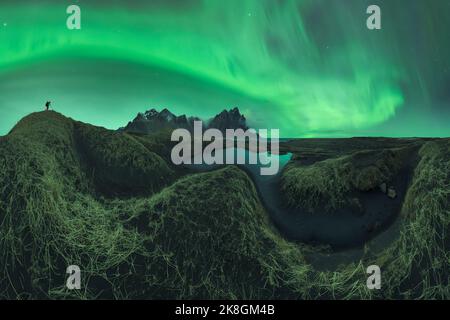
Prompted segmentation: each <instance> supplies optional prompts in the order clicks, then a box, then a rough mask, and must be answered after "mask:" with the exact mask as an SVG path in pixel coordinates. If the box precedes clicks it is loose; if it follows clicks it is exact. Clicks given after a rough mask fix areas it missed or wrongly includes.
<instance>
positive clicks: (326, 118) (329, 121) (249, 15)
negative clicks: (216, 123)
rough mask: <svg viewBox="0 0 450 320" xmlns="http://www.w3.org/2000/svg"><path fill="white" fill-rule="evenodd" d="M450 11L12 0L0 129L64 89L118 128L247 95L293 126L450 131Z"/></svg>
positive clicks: (421, 6) (405, 133)
mask: <svg viewBox="0 0 450 320" xmlns="http://www.w3.org/2000/svg"><path fill="white" fill-rule="evenodd" d="M70 4H77V5H79V6H80V8H81V27H82V28H81V30H69V29H68V28H67V27H66V19H67V17H68V14H67V13H66V8H67V7H68V6H69V5H70ZM371 4H377V5H379V6H380V8H381V12H382V29H381V30H368V29H367V27H366V19H367V17H368V14H367V13H366V9H367V7H368V6H369V5H371ZM449 16H450V0H432V1H425V0H409V1H404V0H377V1H372V0H345V1H342V0H228V1H221V0H146V1H138V0H135V1H129V0H121V1H118V0H116V1H113V0H110V1H106V0H98V1H94V0H84V1H82V0H80V1H74V0H72V1H62V0H54V1H49V0H40V1H32V0H14V1H13V0H2V1H1V2H0V135H4V134H7V133H8V131H9V130H10V129H11V128H12V127H13V126H14V124H15V123H16V122H17V121H18V120H19V119H20V118H21V117H23V116H25V115H26V114H28V113H30V112H34V111H39V110H43V108H44V104H45V101H47V100H51V101H52V103H53V104H52V105H53V107H54V109H55V110H57V111H59V112H62V113H63V114H65V115H67V116H69V117H72V118H74V119H77V120H80V121H84V122H88V123H91V124H95V125H99V126H104V127H107V128H110V129H116V128H118V127H121V126H124V125H125V124H126V123H127V122H128V121H129V120H131V119H133V118H134V117H135V115H136V114H137V113H138V112H143V111H145V110H148V109H150V108H156V109H162V108H165V107H167V108H168V109H170V110H171V111H172V112H174V113H175V114H182V113H185V114H187V115H196V116H200V117H203V118H205V119H206V118H209V117H211V116H213V115H215V114H217V113H219V112H220V111H221V110H223V109H225V108H227V109H228V108H232V107H239V109H240V110H241V112H243V113H244V114H245V115H246V117H247V119H248V122H249V124H250V125H251V126H252V127H255V128H278V129H280V135H281V136H282V137H351V136H392V137H411V136H424V137H430V136H435V137H448V136H450V37H449V34H450V19H449V18H448V17H449Z"/></svg>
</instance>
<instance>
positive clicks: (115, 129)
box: [0, 107, 450, 141]
mask: <svg viewBox="0 0 450 320" xmlns="http://www.w3.org/2000/svg"><path fill="white" fill-rule="evenodd" d="M151 109H155V110H157V111H158V112H161V111H162V110H164V109H167V110H168V111H170V112H172V111H171V110H170V108H168V107H162V108H160V109H158V108H155V107H152V108H150V109H148V110H145V111H142V112H139V113H142V114H144V113H145V112H146V111H149V110H151ZM230 109H232V108H229V109H222V110H221V111H219V112H218V113H220V112H222V111H224V110H227V111H229V110H230ZM238 109H239V108H238ZM44 112H56V113H59V114H61V115H63V116H64V117H66V118H70V119H72V120H74V121H79V122H83V123H85V124H89V125H92V126H96V127H101V128H104V129H107V130H111V131H117V130H119V129H121V128H124V127H125V126H126V124H128V122H130V121H133V119H134V118H132V119H130V120H127V121H125V123H124V125H122V126H119V127H117V128H108V127H106V126H103V125H99V124H96V123H92V122H89V121H85V120H80V119H77V118H74V117H72V116H70V115H66V114H64V113H62V112H60V111H58V110H54V109H50V110H49V111H45V110H36V111H33V112H30V113H28V114H26V115H24V116H22V117H20V118H19V119H18V120H17V121H16V122H15V123H14V125H12V126H11V128H9V129H7V130H1V129H0V137H5V136H7V135H8V134H9V132H10V131H11V130H12V129H13V128H14V127H15V126H16V125H17V124H18V123H19V122H20V121H21V120H22V119H24V118H26V117H27V116H29V115H31V114H35V113H44ZM139 113H137V114H136V116H137V115H138V114H139ZM172 113H173V112H172ZM218 113H217V114H218ZM174 115H176V116H183V115H185V116H186V117H195V116H196V115H188V114H174ZM244 116H245V114H244ZM201 120H202V121H206V120H209V119H206V120H205V119H201ZM248 120H249V119H247V121H248ZM249 128H251V129H260V128H254V127H252V126H249ZM280 134H282V132H281V131H280ZM364 138H367V139H377V138H379V139H449V138H450V136H375V135H374V136H362V135H361V136H346V137H328V136H322V137H285V136H282V135H281V136H280V141H281V140H283V141H285V140H293V139H308V140H314V139H318V140H319V139H364Z"/></svg>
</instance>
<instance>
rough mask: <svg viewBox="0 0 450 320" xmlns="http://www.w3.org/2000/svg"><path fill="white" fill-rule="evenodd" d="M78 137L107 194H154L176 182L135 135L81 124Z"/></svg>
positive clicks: (97, 182) (85, 156)
mask: <svg viewBox="0 0 450 320" xmlns="http://www.w3.org/2000/svg"><path fill="white" fill-rule="evenodd" d="M75 136H76V140H77V147H78V150H79V151H80V153H81V154H82V155H84V158H85V160H86V161H87V166H86V168H87V170H89V171H90V173H91V174H92V175H93V177H94V181H95V182H96V185H97V186H98V188H99V189H100V190H101V191H102V192H104V193H106V194H110V195H111V194H112V195H120V194H134V195H136V194H139V193H145V192H147V193H153V192H155V191H156V190H158V189H160V188H161V186H164V185H166V184H167V183H168V182H170V181H172V180H173V178H174V172H173V170H171V169H170V168H169V166H168V165H167V163H166V162H165V161H164V160H163V159H162V158H161V157H160V156H159V155H158V154H156V153H155V152H153V151H151V150H150V149H149V148H148V147H147V146H146V145H144V144H143V143H142V141H139V140H137V139H136V138H134V137H133V136H131V135H128V134H126V133H120V132H114V131H110V130H106V129H103V128H99V127H94V126H91V125H85V124H82V123H77V125H76V129H75ZM147 140H150V139H147Z"/></svg>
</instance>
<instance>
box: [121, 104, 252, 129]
mask: <svg viewBox="0 0 450 320" xmlns="http://www.w3.org/2000/svg"><path fill="white" fill-rule="evenodd" d="M194 121H202V119H200V118H199V117H187V116H186V115H184V114H183V115H180V116H177V115H175V114H173V113H172V112H170V111H169V110H168V109H167V108H164V109H163V110H161V111H158V110H156V109H154V108H153V109H150V110H147V111H146V112H144V113H142V112H140V113H138V114H137V116H136V117H135V118H134V119H133V120H132V121H130V122H129V123H128V124H127V126H126V127H124V128H121V129H120V130H121V131H126V132H134V133H144V134H148V133H154V132H157V131H159V130H163V129H177V128H184V129H188V130H189V131H192V130H193V128H194ZM203 128H204V129H210V128H216V129H219V130H220V131H222V132H225V130H226V129H244V130H247V129H248V127H247V120H246V118H245V116H244V115H243V114H241V112H240V111H239V109H238V108H233V109H230V110H223V111H222V112H221V113H219V114H217V115H216V116H214V117H213V118H211V119H208V120H206V121H203Z"/></svg>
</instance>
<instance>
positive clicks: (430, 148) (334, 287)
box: [289, 139, 450, 299]
mask: <svg viewBox="0 0 450 320" xmlns="http://www.w3.org/2000/svg"><path fill="white" fill-rule="evenodd" d="M449 155H450V139H444V140H440V141H436V142H427V143H426V144H425V145H424V146H423V147H422V148H421V149H420V151H419V160H420V161H419V163H418V165H417V167H416V168H415V170H414V174H413V179H412V182H411V186H410V188H409V189H408V192H407V194H406V197H405V201H404V204H403V207H402V211H401V216H400V219H401V220H400V235H399V237H398V238H397V239H396V240H394V242H392V243H391V244H390V245H389V246H387V247H386V248H385V249H383V250H382V251H381V252H378V253H373V252H372V250H371V248H370V243H369V244H368V245H367V246H366V248H365V254H364V256H363V258H362V259H361V260H360V261H359V262H358V263H351V264H347V265H341V266H340V267H338V268H337V269H336V270H334V271H314V269H313V268H312V267H311V266H310V265H307V266H306V267H305V268H298V269H297V272H294V274H295V276H294V278H292V279H291V281H290V282H289V284H290V285H291V286H292V287H294V288H297V289H296V292H297V293H298V295H299V296H300V297H302V298H305V299H316V298H331V299H379V298H384V299H450V286H449V280H450V272H449V268H448V265H449V262H450V235H449V233H450V201H449V200H450V156H449ZM372 264H375V265H378V266H380V268H381V272H382V274H381V276H382V278H381V281H382V285H381V286H382V289H381V290H369V289H367V287H366V285H365V281H366V279H367V275H366V274H365V269H366V268H367V266H369V265H372ZM294 270H296V269H295V268H294Z"/></svg>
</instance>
